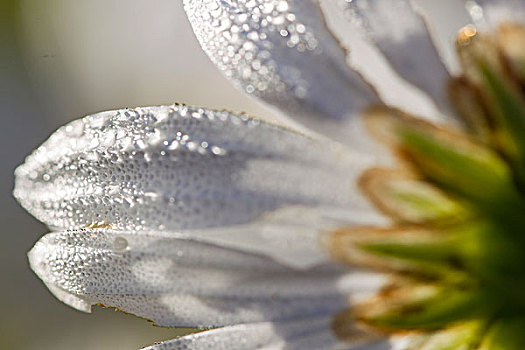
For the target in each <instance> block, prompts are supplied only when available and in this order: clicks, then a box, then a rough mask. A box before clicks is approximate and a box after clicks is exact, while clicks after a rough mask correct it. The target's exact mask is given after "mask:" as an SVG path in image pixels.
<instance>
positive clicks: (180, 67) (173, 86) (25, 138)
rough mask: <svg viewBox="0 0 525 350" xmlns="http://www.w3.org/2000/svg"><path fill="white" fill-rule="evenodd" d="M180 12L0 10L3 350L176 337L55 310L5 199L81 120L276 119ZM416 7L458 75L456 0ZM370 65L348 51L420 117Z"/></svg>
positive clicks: (70, 5) (75, 4)
mask: <svg viewBox="0 0 525 350" xmlns="http://www.w3.org/2000/svg"><path fill="white" fill-rule="evenodd" d="M181 3H182V2H181V1H180V0H90V1H77V0H18V1H17V0H0V121H1V127H0V160H2V166H1V167H0V227H1V234H0V278H1V279H0V281H2V283H1V286H2V287H1V288H0V348H2V349H137V348H139V347H141V346H145V345H148V344H151V343H153V342H155V341H161V340H165V339H170V338H173V337H175V336H177V335H178V334H181V332H183V330H177V329H161V328H156V327H153V326H151V325H150V324H149V323H147V322H145V321H143V320H141V319H138V318H135V317H133V316H130V315H124V314H121V313H118V312H115V311H113V310H110V309H101V308H98V307H97V308H95V309H94V312H93V314H91V315H88V314H83V313H81V312H78V311H76V310H73V309H71V308H69V307H67V306H65V305H64V304H62V303H60V302H59V301H58V300H56V299H55V298H54V297H53V296H52V295H51V294H50V293H49V292H48V291H47V289H46V288H45V287H44V285H43V284H42V283H41V282H40V280H39V279H38V278H37V277H36V276H35V275H34V274H33V273H32V271H31V270H30V268H29V266H28V263H27V258H26V252H27V251H28V250H29V249H30V248H31V247H32V245H33V244H34V243H35V242H36V241H37V240H38V238H39V237H40V236H42V235H43V234H45V233H46V232H47V229H46V228H45V227H44V226H43V225H42V224H40V223H39V222H37V221H36V220H35V219H33V218H32V217H31V216H30V215H28V214H27V213H26V212H25V211H24V210H23V209H22V208H20V207H19V206H18V204H17V203H16V202H15V200H14V199H13V198H12V196H11V191H12V188H13V175H12V174H13V170H14V168H15V167H16V166H17V165H18V164H20V163H21V162H23V160H24V157H25V156H26V155H27V154H29V153H30V152H31V151H32V150H33V149H34V148H36V147H37V146H38V145H39V144H41V143H42V142H43V141H44V140H45V139H46V138H47V137H48V136H49V134H50V133H51V132H53V131H54V130H55V129H56V128H58V127H59V126H60V125H62V124H64V123H66V122H68V121H71V120H73V119H76V118H79V117H81V116H84V115H86V114H92V113H95V112H98V111H102V110H107V109H116V108H122V107H134V106H146V105H159V104H169V103H173V102H184V103H187V104H192V105H200V106H205V107H210V108H220V109H222V108H227V109H229V110H233V111H244V112H248V113H249V114H252V115H256V116H262V117H264V118H267V119H271V120H277V119H280V118H281V117H280V116H279V115H278V114H277V113H276V112H274V111H272V110H270V109H268V108H266V107H264V106H262V105H260V104H259V103H257V102H256V101H254V100H252V99H250V98H248V97H246V96H244V95H242V94H241V93H240V92H238V91H236V90H235V89H234V88H232V87H231V85H230V84H229V83H228V82H227V81H226V80H225V79H224V78H223V77H222V76H221V75H220V73H219V72H218V71H217V70H216V69H215V68H214V66H212V64H211V63H210V62H209V61H208V59H207V57H206V56H205V55H204V54H203V53H202V52H201V50H200V48H199V46H198V44H197V42H196V40H195V38H194V37H193V33H192V32H191V29H190V27H189V24H188V23H187V21H186V19H185V17H184V13H183V11H182V4H181ZM419 3H420V4H421V5H422V6H423V7H424V8H426V9H427V10H429V13H430V14H431V15H432V19H433V20H432V25H433V26H434V29H436V37H437V38H438V39H439V40H440V42H441V44H442V45H443V47H442V53H443V55H444V57H446V59H447V60H448V61H449V63H450V64H452V65H454V57H453V53H452V51H451V49H450V43H451V41H452V39H453V38H454V33H455V32H456V30H457V29H458V28H459V27H461V26H462V25H464V24H466V23H467V17H466V14H465V13H464V12H463V11H462V10H461V9H460V8H459V7H458V5H459V3H460V2H459V1H456V0H446V1H445V0H443V1H432V0H420V1H419ZM343 30H344V29H343ZM360 45H361V46H360ZM368 55H373V52H372V53H370V51H369V48H367V47H366V45H362V43H358V44H356V46H354V56H353V61H355V64H357V65H358V66H359V65H361V66H362V67H363V70H365V71H367V72H368V73H369V74H371V75H374V74H375V75H376V76H375V78H374V79H381V80H382V81H383V82H387V84H386V85H387V87H388V88H387V90H389V91H390V90H391V91H394V93H393V94H392V95H391V96H389V98H390V99H392V100H393V101H394V102H397V103H398V104H401V105H404V104H407V105H410V106H409V107H411V108H414V109H418V108H420V105H419V104H418V103H417V99H416V100H415V99H413V98H411V97H412V95H411V92H410V91H408V90H407V91H408V92H407V93H406V94H404V92H403V91H405V89H392V88H390V87H391V86H396V84H400V83H399V82H397V81H396V79H395V78H393V77H391V76H388V75H387V76H386V78H385V76H384V75H383V74H386V73H384V72H383V71H384V69H382V68H381V65H380V63H379V67H380V68H376V66H375V65H371V64H370V63H369V62H370V59H369V56H368ZM361 62H366V64H363V63H361ZM383 66H384V65H383ZM383 68H384V67H383ZM387 92H388V91H387ZM414 101H416V102H414ZM423 105H424V103H421V106H423ZM421 108H422V109H424V108H425V107H421Z"/></svg>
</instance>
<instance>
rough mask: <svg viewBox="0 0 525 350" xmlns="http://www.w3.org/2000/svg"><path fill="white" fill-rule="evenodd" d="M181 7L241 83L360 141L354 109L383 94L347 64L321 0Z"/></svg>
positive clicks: (243, 0)
mask: <svg viewBox="0 0 525 350" xmlns="http://www.w3.org/2000/svg"><path fill="white" fill-rule="evenodd" d="M184 7H185V10H186V12H187V14H188V18H189V20H190V23H191V24H192V26H193V29H194V32H195V34H196V36H197V39H198V40H199V42H200V43H201V46H202V48H203V49H204V51H205V52H206V53H207V54H208V56H209V57H210V58H211V60H212V61H213V62H214V63H215V64H216V65H217V66H218V67H219V69H220V70H221V71H222V72H223V73H224V75H225V76H226V77H228V78H229V79H231V80H233V82H234V83H235V84H236V85H237V86H238V87H240V88H241V89H242V90H244V91H246V92H247V93H249V94H252V95H254V96H257V97H259V98H261V99H262V100H263V101H265V102H267V103H270V104H272V105H274V106H277V107H278V108H279V109H280V110H282V111H283V112H285V113H286V114H287V115H289V116H292V117H296V118H297V119H299V120H300V121H301V122H304V123H306V124H307V125H308V126H310V127H311V128H312V129H314V130H315V131H319V132H323V133H325V134H327V135H330V137H331V138H335V139H336V140H338V141H341V142H343V143H346V144H352V145H353V146H354V147H359V146H360V143H359V142H355V137H356V136H360V138H363V134H365V132H364V131H363V129H362V128H360V126H359V124H358V121H356V120H355V119H356V118H357V117H356V115H358V114H359V113H360V112H361V111H362V110H363V109H365V108H367V107H368V106H369V105H370V104H377V103H380V100H379V98H378V96H377V94H376V92H375V91H374V89H373V88H371V87H370V86H369V85H368V84H367V83H366V82H364V81H363V80H362V78H361V76H360V75H359V74H357V73H356V72H355V71H353V70H352V69H350V68H349V67H348V66H347V64H346V53H345V52H344V50H343V49H342V48H341V47H340V45H339V44H338V42H337V41H336V39H335V38H334V37H333V35H332V34H331V33H330V32H329V30H328V29H327V27H326V25H325V21H324V18H323V15H322V13H321V10H320V8H319V4H318V3H317V0H270V1H261V0H255V1H247V0H227V1H224V0H205V1H196V0H185V1H184ZM368 151H370V150H368Z"/></svg>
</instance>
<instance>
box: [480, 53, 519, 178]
mask: <svg viewBox="0 0 525 350" xmlns="http://www.w3.org/2000/svg"><path fill="white" fill-rule="evenodd" d="M478 66H479V69H480V71H481V73H482V76H483V86H482V88H483V90H484V91H485V92H486V94H487V95H488V97H489V98H490V101H489V108H490V110H491V112H492V115H493V117H494V119H495V122H496V125H497V126H496V131H495V133H496V135H495V136H496V139H497V140H498V141H499V142H498V143H499V146H500V147H501V148H502V151H503V152H504V153H505V154H506V155H507V156H508V157H509V158H510V159H511V161H512V164H513V166H514V168H515V171H516V172H517V175H518V177H519V182H520V183H521V184H524V183H525V138H524V137H523V130H525V100H524V98H523V95H522V94H521V93H520V92H519V91H518V90H517V89H516V87H515V86H513V85H512V83H511V82H510V80H509V79H508V78H507V79H504V78H505V76H504V75H502V74H501V73H500V72H499V71H497V70H495V69H494V68H492V66H491V65H490V64H489V63H487V62H485V61H484V60H479V61H478Z"/></svg>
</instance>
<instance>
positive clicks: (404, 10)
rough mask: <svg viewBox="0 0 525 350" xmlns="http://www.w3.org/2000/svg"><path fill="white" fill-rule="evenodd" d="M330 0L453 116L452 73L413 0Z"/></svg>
mask: <svg viewBox="0 0 525 350" xmlns="http://www.w3.org/2000/svg"><path fill="white" fill-rule="evenodd" d="M330 1H331V2H332V3H333V4H335V5H336V6H338V7H340V8H341V9H342V11H341V13H342V14H343V15H344V18H346V19H347V20H349V21H350V22H352V24H354V25H355V26H356V27H358V28H360V29H361V30H362V31H363V32H364V33H365V36H366V37H367V38H368V39H370V40H371V41H372V42H373V43H374V44H375V46H376V47H377V48H378V49H379V50H380V51H381V53H382V54H383V55H384V57H385V58H386V59H387V61H388V62H389V63H390V65H391V66H392V68H393V69H394V70H395V71H396V72H397V73H398V74H399V75H400V76H401V77H403V78H404V79H405V80H406V81H408V82H409V83H411V84H413V85H414V86H416V87H417V88H419V89H420V90H422V91H423V92H425V93H427V94H428V95H429V96H430V97H431V98H432V99H433V100H434V102H435V103H436V106H437V107H438V109H439V110H440V111H441V112H443V113H444V114H445V115H454V113H453V112H452V108H451V106H450V104H449V100H448V94H447V83H448V81H449V79H450V74H449V72H448V70H447V68H446V67H445V65H444V63H443V62H442V60H441V58H440V57H439V54H438V52H437V50H436V48H435V46H434V44H433V42H432V39H431V37H430V33H429V31H428V29H427V26H426V24H425V21H424V20H423V18H422V16H421V15H420V14H419V13H418V12H417V11H416V10H415V8H414V6H413V4H412V1H410V0H389V1H378V0H353V1H347V0H330Z"/></svg>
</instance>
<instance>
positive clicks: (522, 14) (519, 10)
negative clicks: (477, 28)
mask: <svg viewBox="0 0 525 350" xmlns="http://www.w3.org/2000/svg"><path fill="white" fill-rule="evenodd" d="M465 4H466V6H467V10H469V12H470V15H471V17H472V19H473V20H474V21H475V22H476V23H477V24H480V25H484V24H486V25H488V26H489V29H495V28H497V26H498V25H499V24H501V23H502V22H508V21H516V22H519V23H523V22H525V1H524V0H476V1H465Z"/></svg>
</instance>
